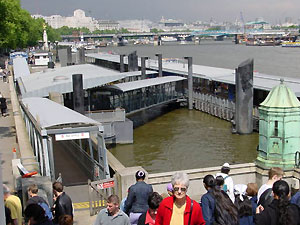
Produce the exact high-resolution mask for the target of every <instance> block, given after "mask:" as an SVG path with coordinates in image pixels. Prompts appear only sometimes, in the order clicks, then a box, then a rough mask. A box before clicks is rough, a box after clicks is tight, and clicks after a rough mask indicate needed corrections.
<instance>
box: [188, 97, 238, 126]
mask: <svg viewBox="0 0 300 225" xmlns="http://www.w3.org/2000/svg"><path fill="white" fill-rule="evenodd" d="M193 98H194V103H195V108H196V109H198V110H200V111H202V112H206V113H208V114H210V115H213V116H216V117H219V118H221V119H224V120H227V121H230V120H231V119H232V118H233V116H234V113H235V103H234V102H233V101H229V100H228V99H222V98H219V97H217V96H214V95H210V94H203V93H199V92H194V93H193Z"/></svg>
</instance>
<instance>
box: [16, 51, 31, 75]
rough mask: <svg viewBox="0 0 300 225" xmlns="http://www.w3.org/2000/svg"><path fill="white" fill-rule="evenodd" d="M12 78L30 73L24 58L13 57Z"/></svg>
mask: <svg viewBox="0 0 300 225" xmlns="http://www.w3.org/2000/svg"><path fill="white" fill-rule="evenodd" d="M13 67H14V79H15V80H16V79H17V78H19V77H25V76H28V75H30V71H29V67H28V64H27V61H26V59H25V58H23V57H22V58H14V59H13Z"/></svg>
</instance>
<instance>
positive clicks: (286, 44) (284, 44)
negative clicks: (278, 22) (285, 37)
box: [281, 41, 300, 48]
mask: <svg viewBox="0 0 300 225" xmlns="http://www.w3.org/2000/svg"><path fill="white" fill-rule="evenodd" d="M281 46H282V47H291V48H295V47H298V48H299V47H300V41H296V42H291V41H284V42H282V43H281Z"/></svg>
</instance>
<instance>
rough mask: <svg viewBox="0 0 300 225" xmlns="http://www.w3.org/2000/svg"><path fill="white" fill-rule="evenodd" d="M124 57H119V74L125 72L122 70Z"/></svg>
mask: <svg viewBox="0 0 300 225" xmlns="http://www.w3.org/2000/svg"><path fill="white" fill-rule="evenodd" d="M124 56H125V55H120V73H123V72H125V68H124Z"/></svg>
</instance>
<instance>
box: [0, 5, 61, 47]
mask: <svg viewBox="0 0 300 225" xmlns="http://www.w3.org/2000/svg"><path fill="white" fill-rule="evenodd" d="M0 12H1V13H0V49H2V50H3V49H18V48H21V49H22V48H25V47H28V46H34V45H36V44H37V43H38V41H39V40H42V38H43V24H44V23H45V21H44V20H43V19H34V18H32V17H31V16H30V14H29V12H27V11H26V10H24V9H22V8H21V4H20V1H19V0H0ZM47 32H48V37H49V40H50V41H54V40H58V39H59V38H60V36H58V35H57V34H55V32H54V31H53V29H52V28H50V27H49V26H48V27H47Z"/></svg>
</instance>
